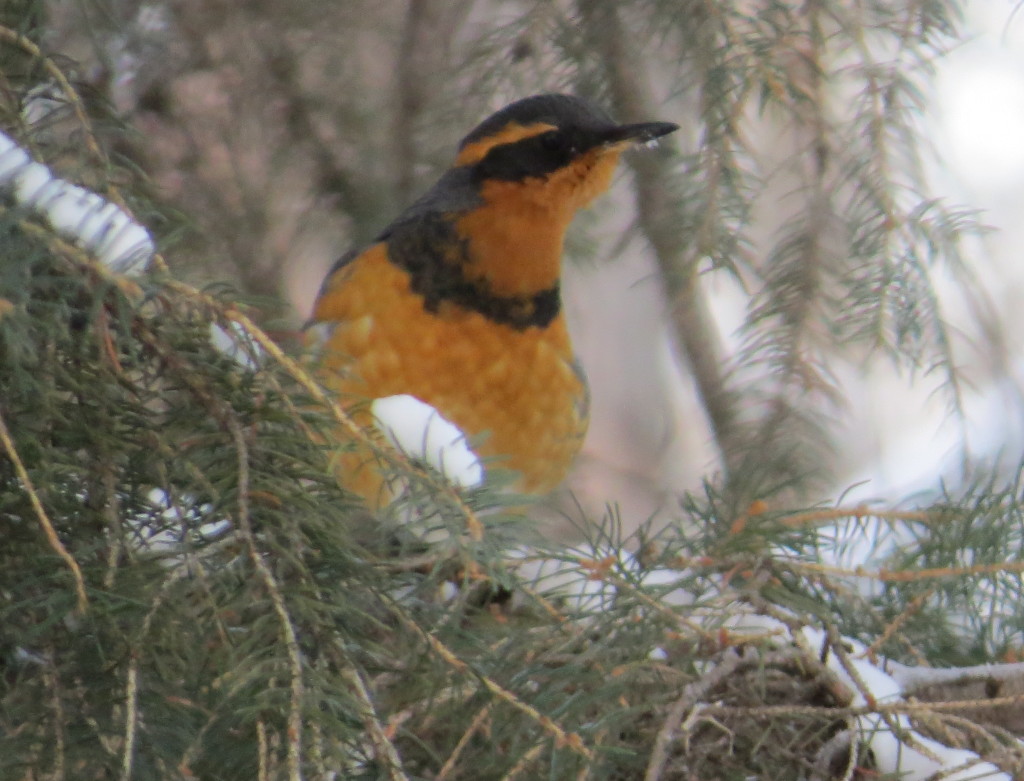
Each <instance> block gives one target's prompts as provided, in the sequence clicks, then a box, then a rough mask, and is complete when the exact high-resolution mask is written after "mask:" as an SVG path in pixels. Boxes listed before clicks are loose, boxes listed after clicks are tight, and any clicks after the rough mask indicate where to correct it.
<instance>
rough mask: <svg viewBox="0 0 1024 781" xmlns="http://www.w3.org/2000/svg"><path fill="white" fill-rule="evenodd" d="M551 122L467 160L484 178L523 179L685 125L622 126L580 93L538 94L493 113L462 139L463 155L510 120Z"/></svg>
mask: <svg viewBox="0 0 1024 781" xmlns="http://www.w3.org/2000/svg"><path fill="white" fill-rule="evenodd" d="M512 124H515V125H522V126H523V127H526V128H529V127H530V126H533V125H541V126H544V125H549V126H551V128H553V129H548V130H544V129H543V127H542V128H541V129H540V132H538V133H536V134H534V135H527V136H525V137H523V138H514V139H511V140H509V141H508V142H507V143H500V144H495V145H494V146H491V147H486V146H485V148H484V150H483V152H482V157H474V156H471V157H469V158H468V159H465V160H462V161H461V162H463V163H475V165H476V175H477V176H478V177H480V178H483V179H504V180H513V181H516V180H522V179H529V178H535V177H545V176H547V175H548V174H551V173H553V172H554V171H557V170H559V169H560V168H563V167H565V166H566V165H568V164H569V163H571V162H572V161H573V160H575V159H577V158H578V157H579V156H580V155H582V154H584V153H586V152H588V151H589V150H592V149H595V148H601V147H609V148H611V147H620V146H621V145H622V144H628V143H643V142H646V141H651V140H653V139H655V138H658V137H659V136H663V135H666V134H667V133H671V132H672V131H673V130H676V129H677V128H678V127H679V126H678V125H674V124H672V123H671V122H643V123H639V124H632V125H620V124H618V123H616V122H615V120H614V119H612V118H611V116H609V115H608V113H607V112H606V111H605V110H604V109H602V108H600V107H599V106H597V105H595V104H593V103H591V102H590V101H589V100H585V99H584V98H578V97H576V96H574V95H556V94H548V95H534V96H533V97H529V98H524V99H523V100H519V101H516V102H515V103H512V104H511V105H509V106H506V107H505V108H503V109H502V110H501V111H499V112H497V113H496V114H492V115H491V116H489V117H488V118H487V119H485V120H484V121H483V122H481V123H480V124H479V125H477V126H476V127H475V128H474V129H473V131H472V132H471V133H470V134H469V135H468V136H466V137H465V138H464V139H462V143H461V144H460V145H459V151H460V157H461V154H462V152H463V150H465V149H466V148H467V147H468V146H470V145H471V144H476V143H477V142H484V143H485V144H486V139H488V138H490V137H492V136H495V135H497V134H498V133H500V132H501V131H502V130H503V129H505V128H506V127H508V126H509V125H512Z"/></svg>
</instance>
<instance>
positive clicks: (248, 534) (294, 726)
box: [223, 413, 304, 781]
mask: <svg viewBox="0 0 1024 781" xmlns="http://www.w3.org/2000/svg"><path fill="white" fill-rule="evenodd" d="M223 417H224V422H225V423H226V424H227V427H228V431H229V432H230V433H231V438H232V440H233V441H234V444H235V452H236V455H237V457H238V487H237V491H238V510H237V512H238V517H237V519H236V520H237V523H238V530H239V533H240V534H241V535H242V537H243V539H245V542H246V546H247V548H248V550H249V560H250V561H252V564H253V567H254V568H255V569H256V572H257V573H258V574H259V576H260V580H261V581H262V582H263V585H264V587H265V588H266V589H267V594H268V595H269V596H270V601H271V603H272V604H273V606H274V612H275V613H277V616H278V618H279V619H280V626H281V634H282V635H283V637H284V641H285V649H286V651H287V654H288V666H289V668H290V674H291V702H290V703H289V707H288V720H287V724H288V726H287V736H286V740H287V744H288V777H289V778H290V779H291V781H302V756H301V755H302V698H303V694H304V686H303V681H302V653H301V651H300V649H299V639H298V636H297V635H296V632H295V627H294V626H293V625H292V620H291V616H290V615H289V614H288V607H287V605H286V604H285V601H284V596H283V594H282V593H281V589H280V587H279V586H278V583H277V580H276V579H275V578H274V574H273V573H272V572H271V571H270V567H268V566H267V563H266V561H265V560H264V558H263V555H262V553H261V552H260V550H259V548H258V547H257V546H256V536H255V535H254V534H253V530H252V523H251V520H250V517H249V448H248V446H247V445H246V443H245V435H244V433H243V432H242V427H241V426H240V425H239V423H238V420H237V418H236V417H235V416H234V414H230V413H227V414H225V415H224V416H223Z"/></svg>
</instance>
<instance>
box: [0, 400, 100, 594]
mask: <svg viewBox="0 0 1024 781" xmlns="http://www.w3.org/2000/svg"><path fill="white" fill-rule="evenodd" d="M0 444H2V445H3V448H4V452H5V453H7V457H8V458H9V459H10V461H11V463H12V464H13V465H14V470H15V473H16V474H17V475H18V479H19V480H20V481H21V486H22V490H23V491H24V492H25V494H26V495H27V496H28V499H29V502H30V503H31V505H32V509H33V510H34V511H35V514H36V520H37V521H39V526H40V527H41V528H42V530H43V534H45V535H46V541H47V542H48V543H49V544H50V547H51V548H52V549H53V552H54V553H56V554H57V555H58V556H59V557H60V558H61V559H62V560H63V561H64V563H65V564H66V565H67V568H68V569H69V570H70V571H71V576H72V578H73V579H74V581H75V594H76V596H77V601H76V610H77V612H78V613H81V614H84V613H85V612H86V610H88V609H89V598H88V596H87V595H86V593H85V578H84V577H83V576H82V568H81V567H79V566H78V562H77V561H76V560H75V557H74V556H72V555H71V554H70V553H68V549H67V548H65V547H64V543H62V542H61V541H60V537H59V536H58V534H57V530H56V529H54V528H53V522H52V521H51V520H50V517H49V516H48V515H47V514H46V508H45V507H43V500H42V499H40V498H39V493H38V492H37V491H36V488H35V485H33V483H32V478H31V477H30V476H29V473H28V470H27V469H26V468H25V463H24V462H23V461H22V460H21V456H20V455H18V449H17V448H16V447H15V445H14V440H13V439H12V438H11V432H10V429H8V428H7V423H6V422H5V421H4V415H3V411H2V409H0Z"/></svg>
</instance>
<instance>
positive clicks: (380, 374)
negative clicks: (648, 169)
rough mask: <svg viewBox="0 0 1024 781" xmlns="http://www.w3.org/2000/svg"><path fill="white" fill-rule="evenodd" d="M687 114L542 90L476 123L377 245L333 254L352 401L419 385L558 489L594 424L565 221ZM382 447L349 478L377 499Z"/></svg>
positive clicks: (322, 302) (345, 394) (342, 360)
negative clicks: (565, 295) (666, 115)
mask: <svg viewBox="0 0 1024 781" xmlns="http://www.w3.org/2000/svg"><path fill="white" fill-rule="evenodd" d="M677 128H678V126H677V125H675V124H672V123H669V122H645V123H640V124H626V125H623V124H618V123H616V122H615V121H613V120H612V118H611V117H610V116H609V115H608V114H607V113H605V112H604V111H603V110H602V109H601V108H599V107H598V106H596V105H594V104H593V103H591V102H590V101H587V100H584V99H582V98H578V97H574V96H571V95H556V94H548V95H535V96H533V97H529V98H525V99H523V100H520V101H517V102H515V103H512V104H511V105H509V106H507V107H505V108H504V109H502V110H501V111H498V112H497V113H496V114H493V115H492V116H490V117H488V118H487V119H485V120H484V121H483V122H481V123H480V124H479V125H478V126H477V127H476V128H474V129H473V130H472V131H471V132H470V133H469V135H467V136H466V137H465V138H464V139H462V142H461V144H460V145H459V151H458V155H457V156H456V158H455V163H454V165H453V167H452V168H451V169H450V170H448V171H447V172H446V173H445V174H444V175H443V176H442V177H441V178H440V179H439V180H438V181H437V183H436V184H435V185H434V186H433V187H431V188H430V189H429V190H428V191H427V192H426V194H425V195H423V196H422V197H421V198H420V199H419V200H417V201H415V202H414V203H413V204H412V205H411V206H410V207H409V208H408V209H406V210H405V211H404V212H403V213H402V214H401V215H400V216H399V217H398V219H397V220H395V221H394V222H392V223H391V225H389V226H388V227H387V228H385V229H384V231H383V232H382V233H381V234H380V235H379V236H378V237H377V239H376V240H375V241H374V242H373V243H372V244H371V245H370V246H369V247H366V248H363V249H358V250H353V251H351V252H349V253H348V254H346V255H344V256H343V257H342V258H341V259H340V260H339V261H338V262H337V263H336V264H335V265H334V267H333V268H332V269H331V270H330V272H329V273H328V275H327V278H326V279H325V281H324V283H323V287H322V289H321V291H320V294H319V297H318V299H317V301H316V304H315V306H314V311H313V318H312V319H313V322H314V323H324V324H328V325H329V326H330V331H329V335H328V336H327V339H326V343H325V345H324V350H323V352H322V354H321V356H322V357H321V359H320V365H319V369H320V373H321V379H322V381H323V382H324V383H325V385H327V386H328V387H329V388H330V389H332V390H333V391H335V392H336V393H338V394H339V396H340V397H342V398H343V400H344V402H345V403H346V405H349V406H350V408H351V410H352V412H353V414H354V415H355V416H356V417H357V419H360V420H361V421H362V422H364V423H370V422H371V421H370V411H369V410H370V407H369V406H368V405H366V404H362V405H361V404H360V402H370V401H372V400H374V399H381V398H385V397H393V396H397V395H406V396H412V397H414V398H416V399H418V400H420V401H422V402H424V403H426V404H428V405H430V406H431V407H432V408H433V409H435V410H437V411H438V412H439V413H440V414H441V415H442V416H443V417H444V418H446V419H447V420H448V421H450V422H451V423H453V424H454V425H455V426H457V427H458V429H459V430H460V431H461V432H463V433H464V434H465V435H466V436H467V437H469V441H470V442H472V443H473V445H474V450H475V452H476V453H477V454H478V455H479V456H480V457H481V459H482V460H483V463H484V464H485V466H487V467H490V466H494V467H496V468H501V469H509V470H514V472H515V473H516V474H517V475H518V479H517V481H516V483H515V484H514V486H513V487H514V488H515V489H517V490H519V491H522V492H524V493H538V494H539V493H546V492H548V491H550V490H551V489H552V488H554V487H555V486H556V485H557V484H558V483H559V482H560V481H561V480H562V478H563V477H564V476H565V474H566V472H567V471H568V469H569V466H570V464H571V463H572V460H573V458H574V457H575V455H576V453H577V451H578V450H579V448H580V445H581V443H582V440H583V436H584V434H585V432H586V429H587V416H588V393H587V385H586V380H585V378H584V375H583V373H582V371H581V369H580V366H579V364H578V363H577V362H576V360H575V358H574V356H573V351H572V345H571V343H570V340H569V333H568V330H567V329H566V323H565V317H564V314H563V312H562V304H561V296H560V292H559V277H560V274H561V265H562V249H563V243H564V240H565V233H566V229H567V228H568V226H569V223H570V222H571V220H572V218H573V215H574V214H575V213H576V211H577V210H579V209H581V208H583V207H584V206H586V205H587V204H589V203H590V202H591V201H592V200H593V199H594V198H595V197H596V196H598V195H600V194H601V193H602V192H604V191H605V190H606V189H608V186H609V185H610V183H611V179H612V174H613V172H614V170H615V166H616V164H617V162H618V160H619V155H620V153H621V152H622V151H623V150H624V149H626V148H627V147H629V146H631V145H634V144H638V143H646V142H650V141H653V140H654V139H656V138H658V137H660V136H663V135H666V134H667V133H671V132H673V131H674V130H676V129H677ZM372 461H373V459H372V456H371V455H370V454H368V453H364V454H359V453H358V452H356V453H349V454H346V455H345V456H343V458H342V464H341V465H340V471H341V472H342V475H341V478H342V482H343V483H344V484H346V485H347V486H349V487H350V488H353V489H354V490H357V491H358V492H360V493H362V494H363V495H364V496H366V497H367V498H368V499H369V500H371V501H374V502H375V501H377V500H378V499H379V498H380V497H378V496H374V495H373V494H374V493H375V492H377V491H379V490H380V488H381V485H382V483H381V480H380V478H379V475H378V476H376V477H375V476H374V473H375V472H376V471H377V470H376V468H375V466H373V465H372Z"/></svg>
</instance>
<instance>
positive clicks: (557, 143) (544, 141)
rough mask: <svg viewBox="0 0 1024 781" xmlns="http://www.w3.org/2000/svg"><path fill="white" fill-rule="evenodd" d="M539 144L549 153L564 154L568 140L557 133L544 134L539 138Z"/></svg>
mask: <svg viewBox="0 0 1024 781" xmlns="http://www.w3.org/2000/svg"><path fill="white" fill-rule="evenodd" d="M540 144H541V146H543V147H544V148H545V149H546V150H548V151H549V152H564V151H567V150H568V148H569V139H567V138H566V137H565V136H564V135H562V134H561V133H559V132H558V131H554V132H551V133H544V134H543V135H542V136H541V137H540Z"/></svg>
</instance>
